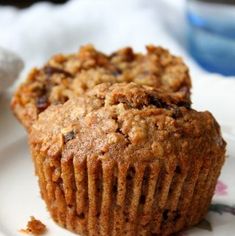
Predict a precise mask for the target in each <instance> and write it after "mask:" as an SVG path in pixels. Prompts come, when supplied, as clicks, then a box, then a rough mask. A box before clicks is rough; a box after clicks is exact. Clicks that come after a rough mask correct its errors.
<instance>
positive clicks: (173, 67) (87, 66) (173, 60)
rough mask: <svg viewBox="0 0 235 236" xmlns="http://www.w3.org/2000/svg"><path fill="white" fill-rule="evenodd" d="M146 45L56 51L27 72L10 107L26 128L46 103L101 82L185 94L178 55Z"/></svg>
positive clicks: (183, 72)
mask: <svg viewBox="0 0 235 236" xmlns="http://www.w3.org/2000/svg"><path fill="white" fill-rule="evenodd" d="M146 48H147V53H146V54H141V53H135V52H133V50H132V49H131V48H129V47H127V48H124V49H121V50H119V51H117V52H114V53H112V54H111V55H105V54H103V53H101V52H99V51H97V50H96V49H95V48H94V47H93V46H91V45H87V46H84V47H81V49H80V51H79V52H78V53H75V54H71V55H56V56H54V57H52V58H51V59H50V60H49V62H48V63H47V64H46V65H45V66H44V67H43V68H41V69H36V68H35V69H33V70H32V71H31V72H30V74H29V76H28V78H27V80H26V82H25V83H23V84H22V85H21V86H20V87H19V89H18V90H17V91H16V93H15V95H14V97H13V100H12V109H13V111H14V113H15V115H16V116H17V117H18V119H19V120H20V121H21V122H22V124H23V125H24V126H25V127H26V128H30V127H31V125H32V123H33V122H34V120H36V119H37V116H38V114H39V113H40V112H42V111H43V110H45V109H46V108H47V107H48V106H49V105H50V104H58V103H64V102H65V101H67V100H68V99H69V98H71V97H73V96H76V95H80V94H83V93H84V92H85V91H87V90H88V89H90V88H93V87H94V86H95V85H97V84H100V83H104V82H111V83H116V82H135V83H138V84H143V85H148V86H153V87H156V88H164V89H166V90H169V91H173V92H177V91H182V92H184V93H185V95H186V96H187V97H188V98H189V95H190V87H191V81H190V78H189V72H188V68H187V67H186V65H185V64H184V63H183V61H182V60H181V58H179V57H176V56H173V55H171V54H170V53H169V52H168V51H167V50H165V49H163V48H161V47H155V46H152V45H149V46H147V47H146Z"/></svg>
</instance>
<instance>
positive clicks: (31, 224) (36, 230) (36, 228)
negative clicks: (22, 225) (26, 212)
mask: <svg viewBox="0 0 235 236" xmlns="http://www.w3.org/2000/svg"><path fill="white" fill-rule="evenodd" d="M20 232H21V233H26V234H32V235H43V234H45V233H46V232H47V228H46V225H44V224H43V223H42V222H41V221H40V220H37V219H35V217H33V216H31V217H30V220H29V221H28V224H27V228H26V229H22V230H20Z"/></svg>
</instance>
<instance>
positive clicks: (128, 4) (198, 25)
mask: <svg viewBox="0 0 235 236" xmlns="http://www.w3.org/2000/svg"><path fill="white" fill-rule="evenodd" d="M87 43H92V44H94V45H95V47H96V48H97V49H99V50H101V51H104V52H107V53H110V52H112V51H113V50H117V49H118V48H121V47H124V46H132V47H133V48H134V49H135V50H137V51H144V50H145V45H146V44H156V45H161V46H163V47H165V48H168V49H169V50H170V51H171V52H172V53H173V54H176V55H179V56H181V57H182V58H183V59H184V61H185V62H186V64H187V65H188V66H189V68H190V74H191V77H192V81H193V90H192V100H193V106H194V108H196V109H198V110H210V111H211V112H212V113H213V114H214V115H215V117H216V118H217V119H218V121H219V122H221V123H222V124H223V128H224V129H229V130H231V127H234V133H235V126H234V120H235V110H234V108H235V80H234V78H235V0H128V1H127V0H126V1H124V0H69V1H62V0H61V1H31V0H20V1H19V0H18V1H17V0H15V1H13V0H11V1H0V48H1V47H2V48H5V49H10V50H12V51H13V52H15V53H17V54H18V55H19V56H20V57H22V58H23V60H24V63H25V67H24V70H23V72H22V73H21V76H20V78H19V79H18V80H17V81H16V83H15V86H17V85H18V84H19V83H20V82H21V81H23V80H24V79H25V76H26V74H27V73H28V71H29V69H30V68H32V67H34V66H38V67H40V66H41V65H43V64H44V63H45V62H46V61H47V60H48V59H49V58H50V57H51V56H52V55H53V54H56V53H72V52H75V51H77V50H78V49H79V47H80V46H81V45H84V44H87ZM13 90H14V88H12V91H13ZM0 102H1V101H0ZM3 103H4V102H3V101H2V104H3ZM0 105H1V104H0ZM233 110H234V112H233ZM1 119H2V121H1ZM8 120H9V121H8ZM0 122H8V123H9V127H10V126H11V125H12V123H10V119H8V118H4V121H3V118H1V117H0ZM11 122H12V121H11ZM6 127H7V125H6ZM228 127H229V128H228Z"/></svg>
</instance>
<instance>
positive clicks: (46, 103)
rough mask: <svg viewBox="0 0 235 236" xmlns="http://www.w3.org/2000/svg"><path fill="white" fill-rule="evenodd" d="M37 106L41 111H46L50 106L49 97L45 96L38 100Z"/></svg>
mask: <svg viewBox="0 0 235 236" xmlns="http://www.w3.org/2000/svg"><path fill="white" fill-rule="evenodd" d="M36 106H37V108H38V109H39V110H44V109H46V108H47V107H48V106H49V101H48V97H47V96H46V95H43V96H41V97H38V98H37V99H36Z"/></svg>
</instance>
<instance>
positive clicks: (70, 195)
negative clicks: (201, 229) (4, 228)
mask: <svg viewBox="0 0 235 236" xmlns="http://www.w3.org/2000/svg"><path fill="white" fill-rule="evenodd" d="M33 156H34V161H35V166H36V173H37V175H38V176H39V185H40V189H41V194H42V197H43V198H44V200H45V201H46V204H47V207H48V210H49V212H50V213H51V216H52V218H53V219H54V220H55V221H56V222H57V223H58V224H59V225H61V226H63V227H65V228H67V229H69V230H71V231H74V232H77V233H79V234H81V235H89V236H98V235H103V236H107V235H114V236H119V235H133V236H134V235H169V234H171V233H174V232H178V231H180V230H182V229H184V228H187V227H189V226H191V225H194V224H196V223H198V222H199V221H200V220H201V219H202V218H203V217H204V215H205V214H206V212H207V209H208V206H209V204H210V201H211V198H212V196H213V191H214V188H215V185H216V180H217V178H218V175H219V173H220V169H221V166H222V164H223V161H224V160H223V158H221V157H217V158H205V160H203V161H202V160H200V161H197V159H194V160H196V162H194V163H190V164H188V166H184V168H183V169H182V168H181V167H180V166H179V164H178V163H177V159H174V158H172V160H171V161H169V160H170V158H168V159H167V161H168V163H167V164H166V163H164V161H163V160H155V161H153V162H151V163H135V164H130V163H118V162H116V161H114V160H112V159H111V160H110V159H99V158H97V157H95V156H94V157H88V158H84V159H82V158H79V157H70V158H64V159H63V158H62V159H61V160H60V159H59V158H55V159H53V158H49V157H43V156H40V155H38V154H37V153H34V155H33ZM212 159H213V160H212Z"/></svg>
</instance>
